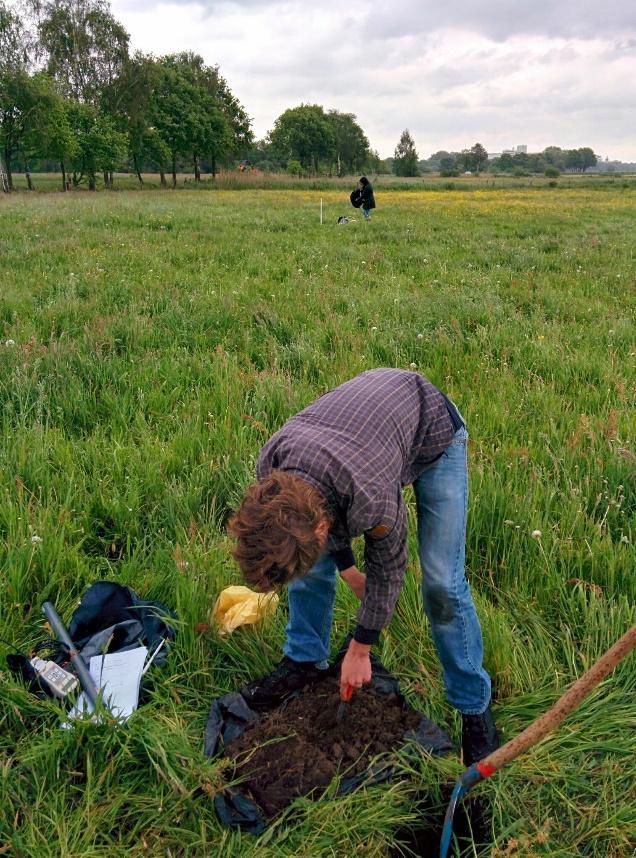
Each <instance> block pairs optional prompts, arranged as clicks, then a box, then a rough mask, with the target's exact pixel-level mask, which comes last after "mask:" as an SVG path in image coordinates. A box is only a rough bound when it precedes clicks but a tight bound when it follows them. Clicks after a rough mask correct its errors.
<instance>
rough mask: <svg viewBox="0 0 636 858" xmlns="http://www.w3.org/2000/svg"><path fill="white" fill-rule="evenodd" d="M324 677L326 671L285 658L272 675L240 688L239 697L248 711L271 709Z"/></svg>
mask: <svg viewBox="0 0 636 858" xmlns="http://www.w3.org/2000/svg"><path fill="white" fill-rule="evenodd" d="M325 676H326V671H324V670H320V669H319V668H317V667H315V665H313V664H312V663H311V662H300V661H293V659H291V658H288V657H287V656H285V657H284V658H283V660H282V661H281V662H280V664H279V665H278V666H277V668H276V669H275V670H274V671H272V673H270V674H268V675H267V676H263V677H262V678H261V679H255V680H254V681H253V682H250V683H249V684H248V685H245V686H244V687H243V688H241V695H242V696H243V697H244V699H245V701H246V703H247V705H248V706H249V707H250V709H255V710H256V711H260V710H261V709H272V708H274V707H275V706H280V704H281V703H282V702H283V700H286V699H287V698H288V697H289V696H290V695H291V694H293V693H294V691H298V689H299V688H304V687H305V685H310V684H311V683H312V682H315V681H316V680H318V679H322V678H324V677H325Z"/></svg>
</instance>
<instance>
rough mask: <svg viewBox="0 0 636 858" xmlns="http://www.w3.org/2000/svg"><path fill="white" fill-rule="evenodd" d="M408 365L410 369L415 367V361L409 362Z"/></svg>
mask: <svg viewBox="0 0 636 858" xmlns="http://www.w3.org/2000/svg"><path fill="white" fill-rule="evenodd" d="M409 367H410V368H411V369H417V364H416V363H415V362H413V363H410V364H409Z"/></svg>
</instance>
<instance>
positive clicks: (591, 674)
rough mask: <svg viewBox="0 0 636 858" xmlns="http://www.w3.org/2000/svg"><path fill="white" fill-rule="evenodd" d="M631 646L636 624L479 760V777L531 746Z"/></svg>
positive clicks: (538, 740) (580, 699)
mask: <svg viewBox="0 0 636 858" xmlns="http://www.w3.org/2000/svg"><path fill="white" fill-rule="evenodd" d="M634 647H636V626H632V628H631V629H629V631H627V632H625V634H624V635H623V636H622V637H621V638H619V639H618V640H617V641H616V643H615V644H614V646H612V647H611V648H610V649H608V650H607V652H606V653H605V655H603V656H601V658H599V660H598V661H597V662H596V663H595V664H594V665H592V667H591V668H590V669H589V670H588V671H586V672H585V673H584V674H583V676H581V677H579V679H577V680H576V682H574V683H573V684H572V685H571V686H570V688H568V690H567V691H566V692H565V694H563V695H562V696H561V697H560V698H559V699H558V700H557V702H556V703H555V704H554V705H553V706H551V707H550V709H548V711H547V712H545V713H544V714H543V715H542V716H541V717H540V718H537V720H536V721H533V722H532V724H530V726H529V727H526V729H525V730H524V731H523V733H519V735H518V736H515V737H514V738H513V739H511V740H510V741H509V742H506V744H505V745H502V747H501V748H498V749H497V750H496V751H493V753H492V754H489V755H488V756H487V757H484V759H483V760H480V761H479V762H478V763H477V764H476V767H477V769H478V770H479V773H480V774H481V776H482V777H484V778H487V777H490V775H494V773H495V772H496V771H498V770H499V769H500V768H502V766H506V765H508V763H510V762H512V760H514V759H515V758H516V757H518V756H519V754H523V753H524V751H527V750H528V748H532V747H533V745H536V744H537V743H538V742H540V741H541V740H542V739H543V738H544V737H545V736H546V735H547V734H548V733H549V732H550V731H551V730H554V728H555V727H556V726H557V725H558V724H560V723H561V721H564V720H565V719H566V718H567V717H568V715H569V714H570V713H571V712H573V711H574V710H575V709H576V707H577V706H578V705H579V703H581V701H582V700H584V699H585V698H586V697H587V696H588V694H589V693H590V692H591V691H592V689H594V688H595V687H596V686H597V685H598V684H599V682H600V681H601V680H602V679H604V677H606V676H607V674H608V673H610V672H611V671H612V670H614V668H615V667H616V665H617V664H618V663H619V661H621V660H622V659H624V658H625V656H626V655H627V654H628V653H629V652H631V650H633V649H634Z"/></svg>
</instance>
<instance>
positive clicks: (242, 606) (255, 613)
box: [212, 586, 278, 635]
mask: <svg viewBox="0 0 636 858" xmlns="http://www.w3.org/2000/svg"><path fill="white" fill-rule="evenodd" d="M277 605H278V596H277V595H276V593H255V592H254V590H250V588H249V587H239V586H234V587H226V588H225V590H222V591H221V594H220V595H219V598H218V599H217V600H216V604H215V605H214V608H213V610H212V616H213V618H214V620H215V621H216V622H217V623H218V627H219V633H220V634H222V635H229V634H230V632H233V631H234V629H236V628H238V627H239V626H245V625H249V624H250V623H256V622H258V620H262V619H263V617H266V616H268V615H269V614H272V613H273V612H274V611H275V610H276V606H277Z"/></svg>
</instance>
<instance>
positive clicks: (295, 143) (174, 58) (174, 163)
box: [0, 0, 379, 190]
mask: <svg viewBox="0 0 636 858" xmlns="http://www.w3.org/2000/svg"><path fill="white" fill-rule="evenodd" d="M22 8H23V10H24V11H23V13H22V14H18V13H17V12H16V11H12V10H10V9H9V8H8V6H7V5H6V3H5V2H4V0H0V174H2V177H3V181H4V185H5V187H4V190H11V189H12V187H13V172H14V171H20V172H24V173H25V174H26V179H27V185H28V187H29V188H30V189H32V188H33V172H34V170H38V169H47V170H55V171H59V172H60V175H61V187H62V189H63V190H67V189H69V188H70V187H71V186H75V187H77V186H79V185H81V184H83V183H86V184H87V186H88V188H89V189H91V190H94V189H95V187H96V182H97V176H98V175H99V174H102V175H103V181H104V185H105V187H107V188H108V187H110V186H112V183H113V174H114V172H115V171H116V170H118V169H121V168H122V167H123V168H125V169H127V170H129V171H131V172H135V173H136V175H137V177H138V179H139V182H140V183H141V184H142V185H143V173H144V172H148V171H151V172H153V173H159V175H160V180H161V184H162V185H168V180H167V178H166V176H170V177H171V184H172V186H173V187H174V186H176V183H177V172H180V171H181V170H183V169H188V170H191V171H192V173H193V174H194V178H195V180H196V181H199V180H200V179H201V174H202V172H210V173H212V174H213V175H215V174H216V172H217V169H218V168H219V167H220V166H228V165H230V164H236V161H237V159H242V160H243V163H244V164H249V165H262V166H263V168H265V169H270V168H271V169H287V171H288V172H291V173H298V174H301V173H303V172H307V171H313V172H318V171H319V169H322V170H324V171H328V172H336V173H337V174H339V175H343V174H344V173H346V172H355V171H357V170H362V169H363V168H364V167H366V166H368V165H372V164H373V163H374V161H375V162H379V158H378V156H377V154H376V153H372V152H371V150H370V147H369V141H368V140H367V137H366V135H365V133H364V131H363V130H362V128H361V127H360V125H359V124H358V122H357V119H356V117H355V116H354V115H353V114H351V113H341V112H339V111H337V110H329V111H327V112H325V110H324V109H323V108H322V107H321V106H319V105H311V104H302V105H300V106H299V107H296V108H291V109H289V110H286V111H285V112H284V113H283V114H282V115H281V116H280V117H279V118H278V119H277V120H276V122H275V124H274V128H273V129H272V131H271V132H270V133H269V135H268V136H267V137H266V139H265V140H263V141H259V142H255V141H254V135H253V132H252V127H251V120H250V118H249V116H248V115H247V113H246V111H245V109H244V107H243V105H242V104H241V102H240V101H239V100H238V98H237V97H236V96H235V95H234V93H233V92H232V91H231V89H230V87H229V86H228V84H227V81H226V80H225V79H224V78H223V77H222V75H221V74H220V71H219V67H218V65H212V66H210V65H206V64H205V62H204V60H203V59H202V58H201V57H200V56H198V55H197V54H195V53H191V52H183V53H177V54H170V55H167V56H161V57H154V56H152V55H147V54H143V53H142V52H139V51H137V52H134V53H131V52H130V45H129V36H128V33H127V32H126V30H125V29H124V27H123V26H122V25H121V24H120V23H119V22H118V21H117V20H116V19H115V18H114V16H113V15H112V13H111V10H110V6H109V3H108V2H107V0H26V3H25V5H24V6H23V7H22Z"/></svg>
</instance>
